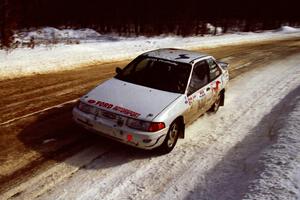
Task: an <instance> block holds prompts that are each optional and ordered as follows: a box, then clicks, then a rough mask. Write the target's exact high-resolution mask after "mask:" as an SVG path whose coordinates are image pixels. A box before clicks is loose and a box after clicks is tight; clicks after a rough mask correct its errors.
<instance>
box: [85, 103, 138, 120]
mask: <svg viewBox="0 0 300 200" xmlns="http://www.w3.org/2000/svg"><path fill="white" fill-rule="evenodd" d="M87 102H88V103H89V104H92V105H96V106H98V107H102V108H107V109H112V110H115V111H117V112H119V113H122V114H124V115H128V116H130V117H134V118H137V117H138V116H140V115H141V114H140V113H137V112H134V111H132V110H129V109H127V108H123V107H120V106H114V105H113V104H111V103H106V102H103V101H97V100H94V99H89V100H88V101H87Z"/></svg>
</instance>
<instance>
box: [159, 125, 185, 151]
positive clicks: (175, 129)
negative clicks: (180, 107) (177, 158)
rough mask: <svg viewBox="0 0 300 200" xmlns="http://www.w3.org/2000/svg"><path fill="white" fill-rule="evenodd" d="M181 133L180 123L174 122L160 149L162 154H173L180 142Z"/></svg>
mask: <svg viewBox="0 0 300 200" xmlns="http://www.w3.org/2000/svg"><path fill="white" fill-rule="evenodd" d="M179 131H180V125H179V123H178V122H177V121H175V122H173V123H172V124H171V126H170V128H169V131H168V133H167V136H166V138H165V140H164V142H163V143H162V145H161V146H160V147H159V148H160V152H161V153H164V154H166V153H169V152H171V151H172V150H173V149H174V147H175V145H176V143H177V140H178V136H179Z"/></svg>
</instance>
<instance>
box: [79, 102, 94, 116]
mask: <svg viewBox="0 0 300 200" xmlns="http://www.w3.org/2000/svg"><path fill="white" fill-rule="evenodd" d="M77 108H78V109H79V110H80V111H82V112H85V113H90V114H92V113H93V107H92V106H90V105H88V104H86V103H83V102H81V101H80V102H79V103H78V105H77Z"/></svg>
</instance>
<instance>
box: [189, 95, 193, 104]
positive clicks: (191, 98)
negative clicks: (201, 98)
mask: <svg viewBox="0 0 300 200" xmlns="http://www.w3.org/2000/svg"><path fill="white" fill-rule="evenodd" d="M188 101H189V105H192V104H193V97H189V98H188Z"/></svg>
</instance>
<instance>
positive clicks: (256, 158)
mask: <svg viewBox="0 0 300 200" xmlns="http://www.w3.org/2000/svg"><path fill="white" fill-rule="evenodd" d="M299 66H300V54H298V55H294V56H290V57H288V58H287V59H285V60H282V61H280V62H276V63H272V64H270V65H268V66H265V67H264V68H257V69H254V70H252V71H249V72H246V73H244V74H242V75H240V76H238V77H236V78H235V79H233V80H231V81H230V85H229V88H228V90H227V92H226V102H225V104H226V105H225V107H222V108H221V109H220V110H219V112H218V113H217V114H215V115H205V116H203V117H201V118H199V119H198V120H197V121H195V122H194V123H193V124H192V125H191V126H189V127H188V128H187V130H186V138H185V139H184V140H179V143H178V145H177V146H176V148H175V149H174V150H173V151H172V152H171V153H170V154H168V155H164V156H157V155H155V154H151V152H148V153H146V152H143V151H137V150H136V149H132V148H129V147H128V148H125V147H124V146H122V145H118V146H119V148H118V147H116V146H114V148H112V147H111V146H108V145H103V146H99V145H97V146H92V147H90V148H88V149H86V150H84V151H82V152H81V153H79V154H77V155H74V156H73V157H71V158H69V159H67V160H66V161H65V162H61V163H58V164H57V165H56V166H54V167H53V168H51V169H49V170H46V171H44V172H43V173H41V174H40V175H38V176H35V177H32V179H30V180H29V181H28V182H25V183H22V184H20V185H19V186H17V187H15V188H13V189H11V190H9V191H7V192H6V193H4V194H0V199H6V198H8V197H10V196H12V195H14V194H18V195H15V197H16V198H17V199H24V198H25V199H33V198H37V199H167V200H169V199H220V200H223V199H224V200H225V199H226V200H229V199H233V200H234V199H242V198H245V199H296V198H297V192H298V193H299V186H300V185H299V164H300V160H299V153H298V152H299V141H300V135H299V131H298V130H299V126H300V124H299V123H300V115H299V114H300V113H299V112H300V110H299V97H300V93H299V87H300V79H299V77H300V68H299ZM283 111H284V112H283Z"/></svg>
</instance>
